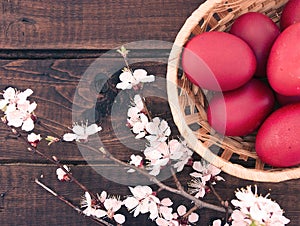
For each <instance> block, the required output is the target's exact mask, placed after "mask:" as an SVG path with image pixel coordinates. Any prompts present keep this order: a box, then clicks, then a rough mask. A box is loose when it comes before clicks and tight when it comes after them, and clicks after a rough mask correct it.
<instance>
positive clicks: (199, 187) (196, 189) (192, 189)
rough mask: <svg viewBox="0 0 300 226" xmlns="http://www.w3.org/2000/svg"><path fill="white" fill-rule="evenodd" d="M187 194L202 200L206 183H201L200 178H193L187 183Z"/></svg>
mask: <svg viewBox="0 0 300 226" xmlns="http://www.w3.org/2000/svg"><path fill="white" fill-rule="evenodd" d="M188 186H189V189H188V191H189V193H191V194H193V195H194V196H195V197H196V198H203V197H204V195H205V194H206V188H207V186H206V182H205V181H202V180H201V179H200V178H193V179H192V180H191V181H190V182H188Z"/></svg>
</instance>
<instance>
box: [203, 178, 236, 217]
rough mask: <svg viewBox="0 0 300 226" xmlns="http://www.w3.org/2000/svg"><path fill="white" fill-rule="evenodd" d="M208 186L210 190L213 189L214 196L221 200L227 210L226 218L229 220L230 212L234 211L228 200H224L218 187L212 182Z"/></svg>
mask: <svg viewBox="0 0 300 226" xmlns="http://www.w3.org/2000/svg"><path fill="white" fill-rule="evenodd" d="M208 186H209V188H210V190H211V191H212V193H213V194H214V196H216V198H217V199H218V200H219V202H220V203H221V205H222V206H223V207H224V208H225V210H226V212H225V220H226V222H227V221H228V218H229V212H232V209H231V207H230V206H229V205H228V202H227V201H224V200H223V199H222V197H221V196H220V195H219V194H218V193H217V191H216V189H215V188H214V186H213V185H212V184H211V182H209V183H208Z"/></svg>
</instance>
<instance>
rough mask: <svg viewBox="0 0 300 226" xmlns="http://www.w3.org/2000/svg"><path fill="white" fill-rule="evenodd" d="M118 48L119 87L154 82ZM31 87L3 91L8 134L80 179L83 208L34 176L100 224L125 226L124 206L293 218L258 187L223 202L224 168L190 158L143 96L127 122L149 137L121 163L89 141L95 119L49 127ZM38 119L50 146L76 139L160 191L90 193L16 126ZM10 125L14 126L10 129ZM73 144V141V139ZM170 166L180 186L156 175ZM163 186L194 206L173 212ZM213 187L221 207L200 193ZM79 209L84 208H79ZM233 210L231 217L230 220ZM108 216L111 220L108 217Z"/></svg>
mask: <svg viewBox="0 0 300 226" xmlns="http://www.w3.org/2000/svg"><path fill="white" fill-rule="evenodd" d="M118 52H119V53H120V54H121V55H122V57H123V59H124V61H125V64H126V67H125V68H124V70H123V72H122V73H121V74H120V76H119V79H120V83H118V84H117V85H116V88H118V89H122V90H127V89H133V90H135V91H138V90H140V89H142V88H143V84H144V83H149V82H153V81H154V80H155V77H154V75H147V72H146V71H145V70H144V69H136V70H134V71H133V70H131V68H130V66H129V63H128V59H127V55H128V52H129V51H128V50H126V49H125V48H124V47H121V48H120V49H119V50H118ZM32 92H33V91H32V90H30V89H27V90H25V91H24V92H20V91H18V90H16V89H14V88H11V87H9V88H7V90H5V91H4V93H3V94H2V95H3V97H4V99H1V100H0V109H1V110H2V111H3V112H4V117H2V121H3V122H4V123H5V124H6V126H7V127H8V128H9V129H11V131H12V133H13V136H9V137H12V138H14V139H19V140H21V141H22V142H23V143H24V144H25V146H26V147H27V150H28V151H30V152H31V153H34V154H37V155H39V156H40V157H42V158H43V159H46V160H48V161H50V162H51V163H54V164H55V165H56V166H58V169H57V170H56V174H57V176H58V179H59V180H61V181H71V182H74V183H75V184H77V185H78V186H79V187H80V188H81V189H82V190H83V191H84V192H85V193H84V196H83V198H82V200H81V203H80V204H81V207H80V208H79V207H76V206H75V205H73V204H72V203H71V202H70V201H68V200H67V199H66V198H65V197H63V196H61V195H59V194H57V193H56V192H54V191H53V190H52V189H50V188H49V187H48V186H46V185H45V184H43V183H42V182H41V181H39V180H38V179H36V180H35V183H36V184H38V185H39V186H41V187H42V188H43V189H45V190H46V191H48V192H49V193H51V194H52V195H53V196H55V197H57V198H58V199H60V200H61V201H62V202H64V203H65V204H66V205H68V206H70V207H71V208H73V209H74V210H75V211H76V212H78V213H80V214H83V215H85V216H88V217H90V218H91V219H93V220H94V221H95V222H96V223H98V224H104V225H108V226H111V225H112V224H110V223H109V222H110V221H114V222H116V223H117V224H118V225H122V224H123V223H124V222H125V221H126V218H125V216H124V215H123V214H120V213H117V211H119V209H120V208H122V206H125V207H126V208H127V209H128V210H129V211H130V212H133V215H134V217H136V216H137V215H138V214H139V213H142V214H144V213H148V212H149V213H150V215H149V218H150V219H151V220H153V221H154V220H155V222H156V223H157V225H159V226H167V225H178V226H188V225H191V224H194V223H196V222H197V221H198V219H199V216H198V214H197V213H195V212H194V211H197V210H199V209H202V208H208V209H212V210H215V211H219V212H223V213H225V222H224V221H221V220H216V221H214V222H213V226H221V225H223V226H229V224H232V225H245V226H266V225H275V224H276V225H278V226H279V225H280V226H281V225H282V226H283V225H285V224H287V223H289V220H288V219H287V218H285V217H284V216H283V210H281V209H280V207H279V205H278V204H277V203H275V202H274V201H271V200H270V199H268V198H267V196H266V197H262V196H258V195H257V189H256V187H255V193H253V192H252V190H251V187H247V189H241V190H238V191H237V192H236V197H237V199H238V200H232V201H231V203H232V205H233V206H235V207H236V209H235V210H232V209H231V207H230V206H229V204H228V201H224V200H223V199H222V198H221V196H220V195H219V194H218V193H217V192H216V190H215V188H214V186H213V185H215V184H216V182H218V181H222V180H224V179H223V178H222V177H221V176H219V173H220V172H221V170H220V169H218V168H216V167H215V166H213V165H211V164H209V163H207V162H205V161H194V159H193V157H192V155H193V151H192V150H191V149H190V148H189V147H188V146H187V145H186V144H185V142H184V141H182V140H179V138H178V140H177V139H171V140H170V138H169V137H170V135H171V129H170V127H169V125H168V123H167V122H166V121H165V120H163V119H160V118H159V117H152V115H151V113H150V111H149V110H148V108H147V106H146V103H145V99H144V98H143V97H142V95H138V94H137V95H135V96H134V98H133V102H132V106H131V107H130V108H129V109H128V112H127V116H128V118H127V125H128V126H129V127H130V129H131V130H132V132H133V133H134V134H136V136H135V138H136V139H141V138H145V139H146V141H147V146H146V147H145V150H142V152H143V154H144V158H143V157H142V156H140V155H131V156H130V159H131V160H130V161H129V162H123V161H121V160H119V159H117V158H116V157H115V156H113V155H112V154H111V153H109V152H108V151H106V150H105V148H104V147H100V148H99V147H92V146H90V145H88V141H89V139H88V137H89V136H90V135H93V134H96V133H98V132H99V131H101V130H102V128H101V127H100V126H98V125H96V124H95V123H94V124H91V125H89V124H88V121H82V122H81V123H74V124H73V127H72V128H70V129H71V130H72V133H66V134H64V135H63V136H60V135H57V134H56V133H54V132H52V131H51V129H48V128H47V127H46V126H45V125H43V124H41V122H40V121H39V120H38V119H37V117H36V115H35V114H34V112H33V111H34V110H35V108H36V107H37V104H36V103H35V102H34V103H30V101H29V100H27V97H29V96H30V95H31V94H32ZM35 124H38V125H40V126H41V127H42V128H44V129H45V130H46V131H48V132H50V133H51V134H55V136H57V137H53V136H48V137H47V138H46V139H45V140H47V141H49V143H48V145H51V144H52V143H54V142H58V141H62V140H64V141H69V142H73V141H75V142H76V143H77V145H78V146H79V147H80V146H82V147H85V148H87V149H90V150H92V151H94V152H96V153H99V154H101V155H103V156H104V157H105V158H107V159H109V160H111V161H113V162H114V163H116V164H119V165H120V166H124V167H125V168H129V169H130V170H128V173H129V172H133V171H135V172H137V173H139V174H141V175H143V176H144V177H146V178H147V179H148V180H149V181H150V182H152V183H153V184H155V185H157V186H158V190H157V191H154V192H153V191H152V188H151V187H149V186H141V185H138V186H136V187H129V190H130V192H131V195H129V196H126V197H125V199H124V200H121V198H120V196H117V197H115V196H109V195H108V194H107V193H106V191H102V192H101V194H100V195H99V194H96V195H95V194H93V193H91V192H90V191H89V190H88V189H87V187H86V186H85V185H83V184H81V183H80V182H79V181H78V180H77V179H76V178H75V177H74V175H72V173H70V169H69V168H68V166H66V165H63V164H61V163H60V162H59V160H58V158H57V157H56V156H52V157H49V156H47V155H46V154H44V153H43V152H41V151H40V150H39V149H38V148H37V144H38V143H39V141H40V140H41V139H42V138H41V136H40V134H38V135H36V134H34V133H31V134H29V135H28V137H27V139H26V137H25V136H24V135H23V134H22V133H21V132H20V129H18V128H21V129H22V130H25V131H27V132H30V131H32V130H33V128H34V125H35ZM12 126H13V127H15V128H16V129H15V128H12ZM73 144H75V143H74V142H73ZM186 165H188V166H192V168H193V169H194V170H195V171H194V172H192V173H191V174H190V175H191V177H192V180H191V181H190V182H189V183H188V187H189V188H188V190H187V191H185V189H184V187H183V186H182V184H181V182H180V181H179V179H178V177H177V175H176V173H177V172H181V171H182V170H183V168H184V166H186ZM166 166H169V167H170V170H171V174H172V177H173V180H174V182H175V185H176V187H171V186H168V185H167V184H165V183H163V182H162V181H160V180H159V179H158V178H157V177H156V176H157V175H158V174H159V173H160V171H161V169H163V168H165V167H166ZM162 190H165V191H168V192H170V193H173V194H176V195H179V196H181V197H184V198H185V199H187V200H190V201H191V202H192V203H193V204H194V206H193V207H191V208H190V209H189V210H188V211H187V208H186V207H185V206H184V205H180V206H178V207H177V212H173V208H172V207H171V206H172V205H173V202H172V200H171V199H170V198H163V199H162V200H160V199H159V198H158V197H157V194H158V192H160V191H162ZM210 191H211V192H212V193H213V194H214V196H215V197H216V198H217V199H218V200H219V201H220V204H221V206H218V205H214V204H210V203H207V202H204V201H203V200H201V198H203V197H204V195H205V194H207V193H208V192H210ZM123 198H124V197H123ZM81 208H85V209H84V210H81ZM230 213H231V218H230V220H229V214H230ZM104 218H106V219H108V220H109V221H108V222H106V221H104V220H103V219H104Z"/></svg>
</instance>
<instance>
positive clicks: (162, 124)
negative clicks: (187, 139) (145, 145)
mask: <svg viewBox="0 0 300 226" xmlns="http://www.w3.org/2000/svg"><path fill="white" fill-rule="evenodd" d="M146 131H147V132H148V133H149V135H148V136H146V139H147V140H148V141H149V142H150V143H151V142H164V141H166V140H167V139H168V137H169V136H170V135H171V129H170V127H169V125H168V123H167V121H165V120H163V119H162V120H161V119H160V118H158V117H155V118H153V119H152V122H149V123H147V125H146Z"/></svg>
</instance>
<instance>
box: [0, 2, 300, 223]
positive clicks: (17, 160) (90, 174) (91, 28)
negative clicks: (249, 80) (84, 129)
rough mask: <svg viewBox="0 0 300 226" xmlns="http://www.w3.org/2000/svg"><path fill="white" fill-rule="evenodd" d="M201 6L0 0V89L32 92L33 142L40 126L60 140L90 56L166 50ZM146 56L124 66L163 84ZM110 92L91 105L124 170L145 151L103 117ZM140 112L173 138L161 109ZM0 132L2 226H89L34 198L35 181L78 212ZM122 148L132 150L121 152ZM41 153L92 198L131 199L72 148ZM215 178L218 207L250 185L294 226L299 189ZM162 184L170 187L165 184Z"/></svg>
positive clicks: (42, 168)
mask: <svg viewBox="0 0 300 226" xmlns="http://www.w3.org/2000/svg"><path fill="white" fill-rule="evenodd" d="M201 2H203V1H196V0H187V1H186V0H179V1H175V0H165V1H162V0H156V1H141V0H131V1H130V0H125V1H107V0H106V1H98V0H73V1H66V0H53V1H46V0H39V1H34V0H22V1H18V0H1V4H0V11H1V22H0V26H1V33H0V48H1V49H0V84H1V85H0V89H1V90H3V89H5V88H6V87H7V86H14V87H16V88H18V89H21V90H24V89H26V88H31V89H32V90H33V91H34V94H33V96H32V100H35V101H36V102H37V103H38V108H37V110H36V114H37V115H38V118H39V119H40V121H41V125H37V126H36V128H37V130H38V131H39V132H40V133H41V134H49V133H50V132H49V131H47V130H46V129H45V128H44V127H42V126H43V125H44V126H46V127H48V128H50V129H51V131H52V132H55V133H57V134H60V135H62V134H64V133H66V132H68V127H70V126H71V125H72V110H73V112H74V111H76V112H77V113H78V112H81V113H85V114H88V111H86V110H87V109H89V108H90V107H92V106H93V104H95V103H92V102H91V101H90V100H89V99H88V93H87V90H83V91H84V92H83V93H80V92H79V93H78V89H77V85H78V83H79V81H80V79H81V78H82V77H83V75H84V73H85V71H86V70H87V69H88V68H89V66H90V65H91V64H92V63H93V62H94V61H95V60H96V59H97V58H98V57H101V56H102V60H104V61H105V62H107V65H109V64H110V63H111V62H118V63H119V62H122V61H120V59H121V58H120V56H119V55H118V54H111V55H106V56H105V57H103V55H102V54H104V53H106V51H107V50H110V49H112V48H116V47H119V46H120V45H122V44H126V43H129V42H133V41H141V40H149V39H152V40H160V41H166V42H173V41H174V39H175V36H176V34H177V32H178V31H179V29H180V27H181V26H182V25H183V23H184V21H185V19H186V18H187V17H188V16H189V15H190V14H191V13H192V12H193V11H194V10H195V9H196V8H197V7H198V5H199V4H200V3H201ZM159 54H160V55H159V57H160V58H164V59H167V57H168V50H166V49H162V51H160V52H159ZM151 56H152V55H151V54H150V53H148V52H145V51H140V50H138V49H137V50H132V52H131V55H130V60H138V59H140V60H142V63H137V64H135V65H134V67H136V68H138V67H140V68H145V69H147V70H148V72H149V73H151V74H155V75H157V76H159V77H161V78H164V77H165V73H166V65H165V64H164V63H157V62H151ZM103 73H104V74H100V75H99V76H100V77H99V78H101V79H103V78H104V79H105V78H106V77H105V76H110V75H108V73H109V72H107V74H105V72H103ZM101 76H102V77H101ZM103 76H104V77H103ZM97 82H100V83H101V80H100V79H99V81H98V80H97V81H95V83H94V84H97ZM112 83H113V79H112V82H108V87H106V88H102V93H101V94H99V96H98V103H97V111H98V113H99V114H98V116H97V117H98V119H99V122H100V124H101V126H102V127H103V130H102V131H101V140H102V142H103V145H104V146H105V148H106V149H107V150H109V151H110V152H111V153H112V154H113V155H114V156H116V157H117V158H119V159H121V160H123V161H127V160H128V159H129V156H130V154H131V153H132V151H131V148H134V149H137V150H138V149H140V148H142V147H143V143H141V142H140V141H138V140H135V139H134V137H133V136H132V135H131V134H130V133H129V132H128V130H126V129H127V128H126V126H125V123H124V119H125V118H126V117H125V118H122V117H118V116H112V115H111V114H110V109H111V108H110V106H112V105H113V104H114V102H113V101H114V99H113V97H114V96H116V95H117V91H116V89H115V88H114V86H113V85H110V84H112ZM101 84H102V83H101ZM106 85H107V84H106ZM159 85H162V84H158V87H159ZM90 88H91V87H90ZM94 88H95V87H94ZM160 89H165V88H164V87H160ZM76 93H77V94H79V98H81V99H78V101H77V102H76V106H72V103H73V97H74V95H75V94H76ZM118 101H119V102H118V103H119V104H120V106H125V108H123V111H122V110H121V112H123V113H125V116H126V110H125V109H126V106H128V102H126V101H128V98H127V99H126V98H123V99H122V98H121V99H119V100H118ZM148 104H149V108H150V109H151V113H152V114H153V115H160V116H161V117H164V118H165V119H166V120H168V122H169V123H170V124H171V126H172V130H173V131H174V133H176V127H175V126H174V123H173V122H172V116H171V113H170V110H169V107H168V104H167V102H166V101H165V100H149V102H148ZM114 106H116V105H114ZM74 109H75V110H74ZM116 130H117V131H118V132H117V133H116ZM0 131H1V133H0V134H1V135H0V139H1V151H0V175H1V183H0V193H2V194H1V196H0V208H1V209H0V225H2V226H4V225H5V226H12V225H30V226H34V225H39V226H40V225H49V226H50V225H51V226H52V225H56V226H63V225H73V226H75V225H80V226H83V225H96V224H95V222H93V221H91V220H90V219H88V218H86V217H83V216H80V215H78V214H77V213H76V212H75V211H74V210H73V209H72V208H70V207H69V206H67V205H65V204H64V203H62V202H61V201H60V200H58V199H56V198H55V197H53V196H52V195H51V194H49V193H48V192H46V191H45V190H43V189H41V187H39V186H38V185H36V184H35V183H34V179H35V178H39V179H40V180H41V181H42V182H44V183H45V184H47V185H49V186H50V187H51V188H52V189H54V190H55V191H57V192H58V193H59V194H61V195H63V196H65V197H67V198H68V199H69V200H71V201H72V203H74V204H75V205H77V206H79V202H80V199H81V196H82V195H83V191H82V190H81V189H80V188H79V187H78V186H76V185H75V184H74V183H72V182H71V183H68V182H60V181H58V180H57V178H56V175H55V170H56V168H57V167H56V165H54V164H53V163H50V162H49V161H46V160H44V159H43V158H41V157H39V156H38V155H36V154H33V153H31V152H29V151H28V150H27V149H26V148H25V147H24V145H22V144H21V142H20V140H19V139H14V138H13V137H11V136H8V135H9V134H10V132H9V130H8V129H7V127H6V126H5V125H4V124H1V126H0ZM122 131H123V132H124V133H122ZM126 131H127V132H126ZM128 144H130V145H129V146H130V147H131V148H128ZM39 149H40V150H41V151H42V152H43V153H45V154H46V155H48V156H50V157H51V156H56V157H57V158H59V160H60V161H61V162H62V163H65V164H67V165H68V166H70V167H71V170H72V174H73V175H74V176H75V177H76V178H77V179H78V180H79V181H80V182H81V183H83V184H84V185H86V186H87V187H88V188H89V189H90V190H91V191H93V192H95V193H96V192H101V191H102V190H106V191H109V193H111V194H121V195H126V194H129V191H128V186H127V185H122V184H118V183H115V182H112V181H110V180H109V179H108V178H106V177H104V176H103V175H101V174H98V173H97V172H96V171H95V170H94V168H93V167H91V165H90V164H88V162H87V161H86V160H87V159H89V158H90V159H89V160H91V158H92V157H91V155H89V153H87V155H86V156H85V158H83V157H82V154H81V152H80V151H79V149H78V147H77V146H74V145H72V144H66V143H64V144H63V145H61V144H54V145H52V146H50V148H48V147H47V145H43V144H41V146H39ZM135 153H136V152H135ZM98 160H99V161H97V164H99V165H100V166H101V167H102V168H103V169H105V170H106V172H107V171H108V172H110V173H111V176H114V177H115V176H118V174H119V172H118V170H117V169H116V167H115V166H114V164H112V163H111V162H108V161H107V160H106V159H105V158H102V159H101V158H100V159H98ZM188 173H189V170H187V171H184V173H181V174H179V178H180V180H182V181H183V185H184V186H186V185H185V182H186V181H187V180H188V179H189V176H188ZM222 176H223V177H224V178H225V179H226V182H220V183H219V184H218V185H216V190H217V191H218V192H219V193H220V194H222V196H223V198H224V199H228V200H230V199H232V198H233V197H234V190H235V189H236V188H238V187H244V186H246V185H253V184H257V185H258V187H259V192H260V193H262V194H266V193H268V192H271V198H272V199H275V200H276V201H277V202H278V203H279V204H280V205H281V207H282V208H283V209H284V210H285V211H286V213H285V215H286V216H287V217H288V218H289V219H291V223H290V224H289V225H291V226H298V225H300V220H299V214H300V212H299V211H300V204H299V201H298V199H299V197H300V196H299V194H300V180H292V181H287V182H282V183H255V182H253V181H246V180H241V179H238V178H235V177H232V176H230V175H228V174H225V173H222ZM41 177H42V178H41ZM123 179H124V178H123ZM168 180H169V181H170V183H171V182H172V180H171V179H168ZM171 185H172V183H171ZM172 197H175V196H172ZM205 200H206V201H209V202H213V203H217V201H215V199H214V197H213V196H212V195H207V196H206V198H205ZM180 203H185V204H187V205H189V202H187V201H186V200H184V199H183V198H181V197H179V196H176V204H177V205H178V204H180ZM200 216H201V219H200V223H199V224H198V225H207V224H208V221H209V220H210V218H211V217H218V216H220V217H222V216H223V215H222V214H221V213H218V212H214V211H211V210H206V209H204V210H201V211H200ZM126 217H127V223H126V225H150V221H149V220H147V218H148V215H141V216H139V217H137V218H133V217H132V216H131V215H127V216H126Z"/></svg>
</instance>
